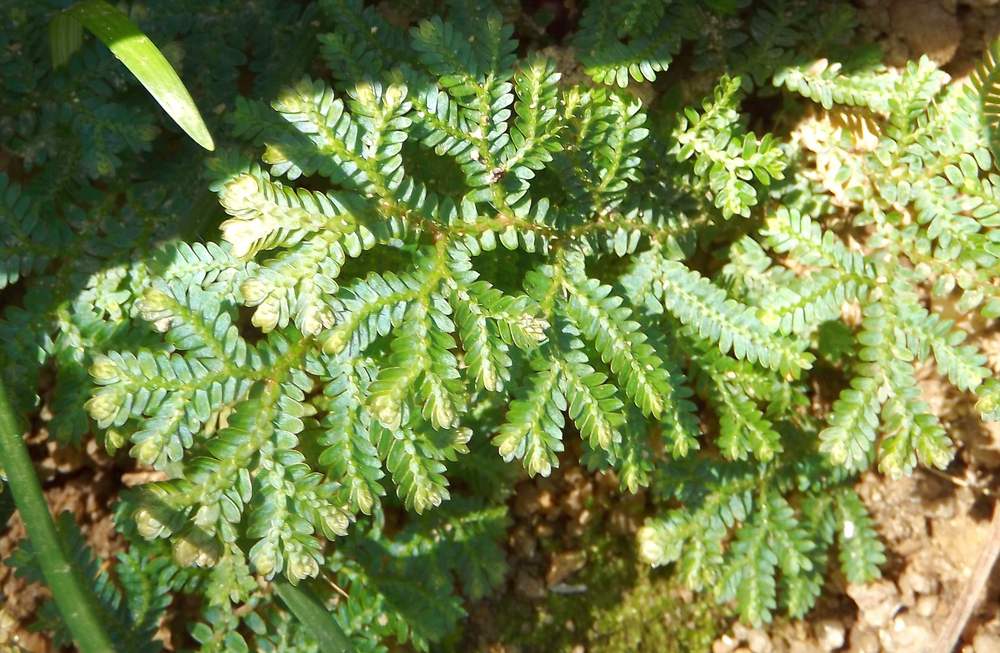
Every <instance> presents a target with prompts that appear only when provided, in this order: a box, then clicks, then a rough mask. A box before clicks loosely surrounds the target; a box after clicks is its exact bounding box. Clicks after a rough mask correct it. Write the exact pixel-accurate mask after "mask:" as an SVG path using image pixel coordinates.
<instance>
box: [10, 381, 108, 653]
mask: <svg viewBox="0 0 1000 653" xmlns="http://www.w3.org/2000/svg"><path fill="white" fill-rule="evenodd" d="M0 465H2V466H3V469H4V471H5V472H6V474H7V484H8V486H9V487H10V491H11V494H13V495H14V504H15V505H16V506H17V510H18V512H19V513H20V514H21V520H22V521H23V522H24V528H25V530H26V531H27V532H28V537H29V538H30V539H31V544H32V547H33V548H34V550H35V554H36V555H37V558H38V564H39V566H40V567H41V568H42V574H43V575H44V576H45V582H46V583H47V584H48V586H49V589H50V590H52V597H53V599H55V602H56V606H57V607H58V608H59V613H60V614H61V615H62V618H63V620H64V621H65V622H66V626H67V627H68V628H69V631H70V633H72V635H73V639H74V640H75V641H76V644H77V646H78V647H79V650H81V651H83V652H84V653H107V652H109V651H114V650H115V648H114V646H113V645H112V643H111V639H110V638H109V637H108V634H107V633H106V632H105V631H104V627H103V626H102V625H101V621H100V619H99V618H98V616H97V609H96V605H97V601H96V598H95V597H94V596H93V594H91V592H90V590H89V588H88V587H87V586H86V585H85V584H84V583H83V581H82V580H81V578H80V577H79V576H78V575H77V574H76V573H74V570H73V567H72V565H71V564H70V562H69V558H68V557H67V556H66V551H65V550H64V549H63V547H62V544H61V542H60V540H59V534H58V533H57V532H56V526H55V524H54V523H53V521H52V515H50V514H49V507H48V504H46V503H45V495H43V494H42V486H41V484H40V483H39V482H38V477H37V476H36V475H35V468H34V466H32V464H31V457H30V456H29V455H28V447H27V446H26V445H25V444H24V439H23V438H22V437H21V430H20V429H19V428H18V426H17V419H16V418H15V416H14V411H13V409H12V408H11V406H10V402H9V401H8V399H7V391H6V389H5V388H4V386H3V381H2V380H0Z"/></svg>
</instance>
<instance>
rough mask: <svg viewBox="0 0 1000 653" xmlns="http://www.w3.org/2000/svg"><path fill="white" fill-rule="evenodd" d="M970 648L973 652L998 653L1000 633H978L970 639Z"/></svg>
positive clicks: (999, 651)
mask: <svg viewBox="0 0 1000 653" xmlns="http://www.w3.org/2000/svg"><path fill="white" fill-rule="evenodd" d="M972 650H973V651H975V653H1000V635H994V634H993V633H979V634H978V635H976V638H975V639H974V640H972Z"/></svg>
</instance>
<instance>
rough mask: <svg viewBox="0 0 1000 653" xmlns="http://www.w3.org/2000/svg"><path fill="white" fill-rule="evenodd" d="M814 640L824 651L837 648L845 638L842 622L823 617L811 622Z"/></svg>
mask: <svg viewBox="0 0 1000 653" xmlns="http://www.w3.org/2000/svg"><path fill="white" fill-rule="evenodd" d="M813 632H814V633H815V635H816V641H818V642H819V646H820V648H821V649H823V650H824V651H836V650H839V649H840V648H841V647H842V646H843V645H844V642H845V641H846V640H847V631H846V629H845V628H844V624H842V623H841V622H840V621H838V620H836V619H823V620H822V621H818V622H816V623H815V624H813Z"/></svg>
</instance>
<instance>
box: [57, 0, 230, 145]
mask: <svg viewBox="0 0 1000 653" xmlns="http://www.w3.org/2000/svg"><path fill="white" fill-rule="evenodd" d="M65 15H66V16H69V17H71V18H73V19H75V20H77V21H79V23H80V24H81V25H83V26H84V27H86V28H87V30H88V31H90V32H91V33H92V34H93V35H94V36H96V37H97V38H99V39H100V40H101V41H102V42H103V43H104V45H106V46H108V48H109V49H110V50H111V52H112V53H114V55H115V56H116V57H117V58H118V59H119V60H120V61H121V62H122V63H123V64H125V67H126V68H128V69H129V71H131V73H132V74H133V75H135V77H136V79H138V80H139V82H140V83H141V84H142V85H143V86H145V87H146V90H147V91H149V93H150V95H152V96H153V99H155V100H156V101H157V102H158V103H159V105H160V106H161V107H163V110H164V111H166V112H167V114H168V115H169V116H170V117H171V118H172V119H173V120H174V122H176V123H177V125H178V126H179V127H180V128H181V129H183V130H184V131H185V133H187V135H188V136H190V137H191V138H192V139H194V141H195V142H196V143H198V144H199V145H201V146H202V147H203V148H205V149H206V150H214V149H215V143H214V142H213V141H212V135H211V134H209V133H208V127H206V126H205V121H204V120H202V117H201V114H200V113H199V112H198V107H197V106H195V103H194V100H192V99H191V95H190V94H189V93H188V92H187V88H185V87H184V82H182V81H181V79H180V77H178V76H177V73H176V72H175V71H174V69H173V67H172V66H171V65H170V62H169V61H167V60H166V58H165V57H164V56H163V53H161V52H160V50H159V49H158V48H157V47H156V45H155V44H154V43H153V42H152V41H150V40H149V38H148V37H147V36H146V35H145V34H143V33H142V31H141V30H140V29H139V28H138V27H136V25H135V23H133V22H132V21H131V20H129V19H128V16H126V15H125V14H123V13H122V12H121V11H119V10H118V9H116V8H115V7H113V6H111V5H110V4H108V3H107V2H105V1H104V0H83V2H78V3H77V4H75V5H73V6H72V7H70V8H69V9H67V10H66V14H65ZM50 29H52V28H50ZM60 30H61V31H60V33H59V36H60V38H62V37H63V36H64V34H63V32H64V31H65V28H60ZM52 49H53V63H55V62H56V45H55V43H53V44H52ZM59 54H60V56H61V54H62V50H61V49H60V53H59ZM68 56H69V55H68V54H67V55H66V57H67V58H68Z"/></svg>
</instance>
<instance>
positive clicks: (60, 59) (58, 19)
mask: <svg viewBox="0 0 1000 653" xmlns="http://www.w3.org/2000/svg"><path fill="white" fill-rule="evenodd" d="M81 45H83V25H81V24H80V21H78V20H77V19H75V18H73V17H72V16H70V15H69V14H65V13H61V12H60V13H58V14H56V15H55V17H54V18H53V19H52V22H51V23H49V49H50V50H51V52H52V67H53V68H59V67H61V66H65V65H66V62H67V61H69V58H70V57H72V56H73V53H74V52H76V51H77V50H79V49H80V46H81Z"/></svg>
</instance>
